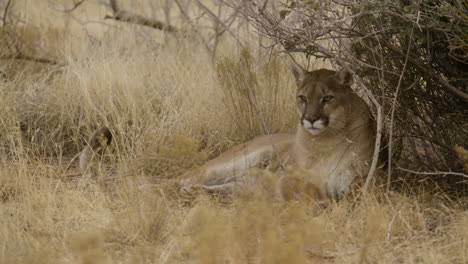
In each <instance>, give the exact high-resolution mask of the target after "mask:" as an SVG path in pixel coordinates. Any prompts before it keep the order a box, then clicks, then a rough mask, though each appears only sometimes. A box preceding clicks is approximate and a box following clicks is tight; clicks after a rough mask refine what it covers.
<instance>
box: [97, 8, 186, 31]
mask: <svg viewBox="0 0 468 264" xmlns="http://www.w3.org/2000/svg"><path fill="white" fill-rule="evenodd" d="M110 6H111V9H112V12H113V13H114V15H113V16H109V15H106V16H105V17H104V19H114V20H117V21H123V22H128V23H132V24H137V25H142V26H147V27H151V28H155V29H159V30H163V31H166V32H171V33H174V32H177V31H178V30H177V28H175V27H173V26H171V25H167V24H165V23H163V22H161V21H159V20H155V19H149V18H146V17H143V16H140V15H137V14H133V13H131V12H128V11H125V10H120V8H119V6H118V5H117V1H116V0H110Z"/></svg>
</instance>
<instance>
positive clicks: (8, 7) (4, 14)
mask: <svg viewBox="0 0 468 264" xmlns="http://www.w3.org/2000/svg"><path fill="white" fill-rule="evenodd" d="M10 4H11V0H8V2H7V4H6V7H5V11H3V26H5V25H6V24H7V15H8V10H9V9H10Z"/></svg>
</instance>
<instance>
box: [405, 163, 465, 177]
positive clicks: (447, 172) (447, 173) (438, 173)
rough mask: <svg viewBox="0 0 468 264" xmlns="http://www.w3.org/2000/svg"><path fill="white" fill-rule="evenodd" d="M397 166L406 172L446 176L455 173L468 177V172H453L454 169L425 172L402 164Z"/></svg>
mask: <svg viewBox="0 0 468 264" xmlns="http://www.w3.org/2000/svg"><path fill="white" fill-rule="evenodd" d="M397 168H398V169H399V170H402V171H406V172H409V173H413V174H419V175H442V176H446V175H455V176H461V177H464V178H468V174H465V173H462V172H452V171H430V172H424V171H414V170H409V169H405V168H402V167H400V166H397Z"/></svg>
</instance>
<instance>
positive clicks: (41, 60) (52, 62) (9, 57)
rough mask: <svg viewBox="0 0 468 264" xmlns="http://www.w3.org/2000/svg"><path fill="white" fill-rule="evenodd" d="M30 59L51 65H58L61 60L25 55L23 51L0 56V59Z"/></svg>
mask: <svg viewBox="0 0 468 264" xmlns="http://www.w3.org/2000/svg"><path fill="white" fill-rule="evenodd" d="M12 59H16V60H28V61H34V62H39V63H44V64H50V65H57V64H59V62H57V61H54V60H51V59H47V58H38V57H32V56H28V55H24V54H21V53H18V54H17V55H4V56H0V60H12Z"/></svg>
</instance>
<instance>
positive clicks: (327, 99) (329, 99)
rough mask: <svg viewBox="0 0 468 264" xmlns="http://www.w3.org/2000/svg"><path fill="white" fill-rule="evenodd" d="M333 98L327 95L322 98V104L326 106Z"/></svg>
mask: <svg viewBox="0 0 468 264" xmlns="http://www.w3.org/2000/svg"><path fill="white" fill-rule="evenodd" d="M333 98H335V97H334V96H333V95H327V96H324V97H323V98H322V103H324V104H328V103H330V101H331V100H332V99H333Z"/></svg>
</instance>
